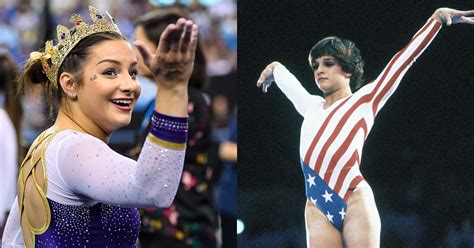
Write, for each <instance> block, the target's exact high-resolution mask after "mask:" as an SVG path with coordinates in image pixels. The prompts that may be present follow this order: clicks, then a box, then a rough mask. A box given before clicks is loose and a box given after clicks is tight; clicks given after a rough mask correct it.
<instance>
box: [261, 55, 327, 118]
mask: <svg viewBox="0 0 474 248" xmlns="http://www.w3.org/2000/svg"><path fill="white" fill-rule="evenodd" d="M273 82H276V84H277V85H278V88H280V90H281V91H282V92H283V93H284V94H285V95H286V97H288V99H289V100H290V101H291V102H292V103H293V105H294V106H295V108H296V110H297V111H298V113H300V115H302V116H304V113H305V112H306V108H307V107H308V106H311V105H312V104H311V102H312V101H314V100H315V99H316V98H320V97H317V96H312V95H311V94H309V93H308V92H307V91H306V89H305V88H304V87H303V86H302V85H301V83H300V82H299V81H298V79H296V77H295V76H294V75H293V74H291V72H289V71H288V70H287V69H286V67H285V66H283V65H282V64H280V62H277V61H275V62H272V63H270V64H269V65H268V66H267V67H266V68H265V69H264V70H263V71H262V73H261V74H260V78H259V79H258V81H257V87H262V91H263V92H264V93H266V92H267V90H268V87H270V85H271V84H272V83H273ZM321 100H322V98H321ZM313 107H314V106H313Z"/></svg>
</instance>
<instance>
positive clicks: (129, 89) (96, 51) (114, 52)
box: [77, 40, 141, 133]
mask: <svg viewBox="0 0 474 248" xmlns="http://www.w3.org/2000/svg"><path fill="white" fill-rule="evenodd" d="M90 49H91V50H90V51H89V56H88V58H87V60H86V61H85V63H84V65H83V73H82V75H83V77H82V82H81V84H80V86H79V87H78V89H77V101H78V104H79V106H80V111H81V112H82V114H81V116H84V118H88V119H89V120H88V121H92V122H93V123H95V124H96V125H97V126H98V127H100V128H101V129H102V130H104V131H105V132H106V133H111V132H113V131H115V130H117V129H119V128H121V127H123V126H126V125H128V124H129V123H130V121H131V117H132V110H133V108H134V107H135V104H136V101H137V99H138V97H139V96H140V92H141V87H140V84H139V82H138V80H137V77H136V76H137V59H136V56H135V53H134V51H133V49H132V47H131V45H130V44H129V43H128V42H127V41H125V40H106V41H103V42H100V43H99V44H97V45H94V46H93V47H91V48H90ZM78 121H80V120H78Z"/></svg>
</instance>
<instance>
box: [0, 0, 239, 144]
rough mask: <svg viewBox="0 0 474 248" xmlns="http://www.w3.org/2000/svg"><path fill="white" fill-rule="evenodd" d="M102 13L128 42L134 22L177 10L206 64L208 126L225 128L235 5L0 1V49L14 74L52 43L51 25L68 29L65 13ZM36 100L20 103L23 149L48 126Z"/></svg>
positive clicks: (201, 0)
mask: <svg viewBox="0 0 474 248" xmlns="http://www.w3.org/2000/svg"><path fill="white" fill-rule="evenodd" d="M90 4H92V5H94V6H96V7H97V8H99V9H107V10H108V11H109V12H110V14H111V15H112V16H113V17H114V18H115V19H117V20H118V26H119V27H120V30H121V31H122V33H123V34H124V35H125V36H126V37H127V38H129V40H133V39H134V37H133V28H134V21H135V20H136V18H138V17H139V16H140V15H143V14H145V13H146V12H149V11H152V10H154V9H156V8H182V9H185V10H186V11H188V13H189V16H190V17H191V18H192V19H193V20H194V21H195V22H196V23H197V24H198V25H199V31H200V39H201V42H202V48H203V50H204V53H205V57H206V60H207V73H208V76H209V84H208V86H207V89H206V90H207V92H209V93H210V94H211V95H212V97H213V99H214V101H213V102H214V105H213V111H214V114H215V118H214V126H215V127H216V128H217V129H220V128H225V127H226V125H227V122H228V120H229V117H230V115H231V113H232V111H233V109H234V108H235V106H236V99H237V91H236V70H237V12H236V8H237V6H236V1H235V0H181V1H180V0H176V1H175V0H150V1H147V0H113V1H112V0H97V1H90V2H89V1H78V0H76V1H61V0H43V1H42V0H39V1H31V0H2V1H0V47H4V48H6V49H8V50H9V51H10V52H11V53H12V55H13V56H14V59H15V61H16V62H17V64H18V66H19V68H20V67H21V63H22V62H23V61H24V60H25V59H26V58H28V56H29V54H30V52H32V51H35V50H38V49H40V48H42V47H44V43H45V41H46V40H49V39H53V38H55V29H56V25H57V24H59V23H61V24H64V23H68V22H69V18H70V14H71V13H82V16H84V17H85V18H86V20H88V18H89V17H88V13H87V6H88V5H90ZM42 101H43V99H41V95H35V94H32V95H28V96H27V97H26V98H24V99H22V106H23V111H24V115H23V116H24V119H23V122H22V128H23V129H22V133H23V136H22V137H23V140H22V144H23V145H24V147H28V146H29V144H31V142H32V141H33V139H34V138H35V137H36V136H37V135H38V132H39V131H41V130H44V128H45V127H47V126H49V125H50V124H51V120H50V118H49V117H48V116H47V114H46V113H47V110H46V108H45V107H44V105H43V104H39V103H42ZM116 142H122V141H116Z"/></svg>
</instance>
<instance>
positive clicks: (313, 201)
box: [309, 197, 318, 206]
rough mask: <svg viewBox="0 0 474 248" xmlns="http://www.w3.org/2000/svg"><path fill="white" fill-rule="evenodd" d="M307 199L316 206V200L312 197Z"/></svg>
mask: <svg viewBox="0 0 474 248" xmlns="http://www.w3.org/2000/svg"><path fill="white" fill-rule="evenodd" d="M309 199H310V200H311V202H312V203H313V204H314V205H315V206H317V205H316V202H317V201H318V200H316V199H314V198H313V197H309Z"/></svg>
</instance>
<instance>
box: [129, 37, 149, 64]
mask: <svg viewBox="0 0 474 248" xmlns="http://www.w3.org/2000/svg"><path fill="white" fill-rule="evenodd" d="M133 44H134V45H135V46H136V47H137V48H138V51H139V52H140V54H141V55H142V57H143V62H145V65H146V66H148V67H150V63H151V62H150V61H151V58H152V57H153V54H152V53H151V51H150V49H149V48H148V46H146V45H145V44H143V43H142V42H141V41H138V40H136V41H134V42H133Z"/></svg>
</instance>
